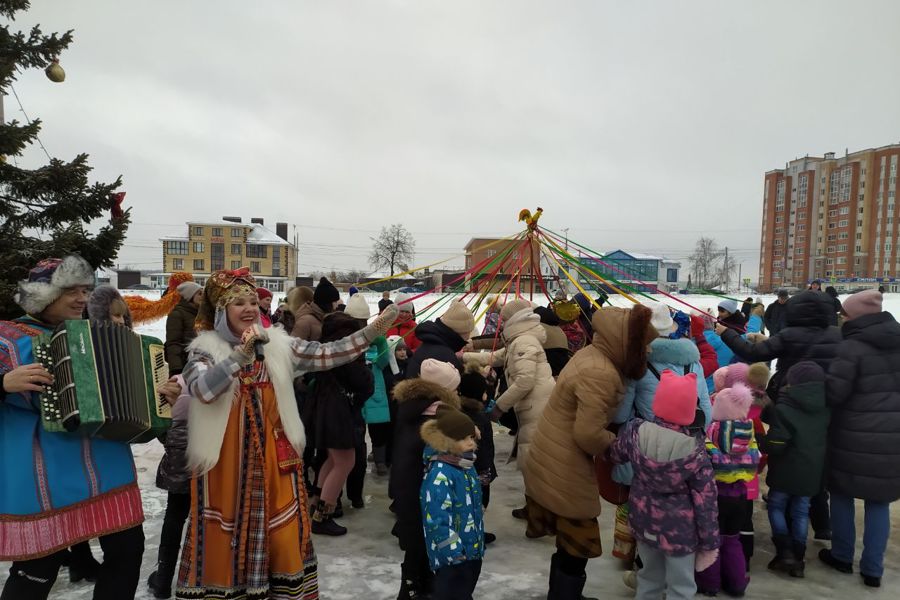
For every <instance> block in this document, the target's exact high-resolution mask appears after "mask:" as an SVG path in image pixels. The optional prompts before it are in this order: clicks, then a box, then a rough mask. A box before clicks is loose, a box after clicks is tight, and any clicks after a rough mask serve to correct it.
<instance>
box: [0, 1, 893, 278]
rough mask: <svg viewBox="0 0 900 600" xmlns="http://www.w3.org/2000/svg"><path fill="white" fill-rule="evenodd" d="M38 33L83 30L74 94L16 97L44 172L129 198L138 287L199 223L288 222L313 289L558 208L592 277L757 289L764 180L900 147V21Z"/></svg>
mask: <svg viewBox="0 0 900 600" xmlns="http://www.w3.org/2000/svg"><path fill="white" fill-rule="evenodd" d="M35 22H39V23H41V25H42V26H43V28H44V30H45V31H52V30H65V29H69V28H71V29H74V30H75V43H74V44H73V45H72V47H71V48H70V49H69V51H67V52H66V53H65V54H64V55H63V57H62V61H61V62H62V64H63V66H64V67H65V69H66V72H67V74H68V78H67V80H66V82H65V83H64V84H61V85H56V84H51V83H50V82H49V81H47V79H46V78H45V77H44V75H43V74H42V73H40V72H39V71H29V72H26V73H25V74H23V75H22V76H21V77H20V81H19V82H18V83H17V84H16V89H17V91H18V93H19V96H20V98H21V99H22V102H23V104H24V106H25V109H26V110H27V111H28V113H29V115H30V116H32V117H35V116H39V117H40V118H42V119H43V121H44V130H43V132H42V134H41V139H42V141H43V142H44V145H45V146H46V147H47V149H48V150H49V151H50V153H51V154H53V155H56V156H59V157H62V158H67V159H68V158H71V157H72V156H74V155H75V154H77V153H78V152H87V153H89V154H90V155H91V162H92V164H93V166H94V167H95V174H96V176H97V177H98V178H101V179H106V180H108V179H112V178H114V177H115V176H117V175H119V174H122V175H123V177H124V186H123V189H125V190H126V191H127V192H128V196H127V199H126V205H130V206H132V207H133V212H132V214H133V220H134V224H133V225H132V227H131V230H130V232H129V238H128V241H127V243H126V246H125V247H124V248H123V250H122V252H121V253H120V262H121V263H122V264H123V265H124V264H126V263H127V264H131V265H135V266H139V267H141V268H145V269H151V268H155V267H161V260H162V259H161V249H160V243H159V241H158V238H159V236H161V235H178V234H184V233H186V228H185V225H184V223H185V221H187V220H202V219H208V218H219V217H221V216H222V215H225V214H229V215H240V216H243V217H244V218H245V220H247V219H249V218H250V217H252V216H259V217H263V218H265V220H266V224H267V225H271V226H272V228H273V229H274V223H275V222H276V221H287V222H289V223H291V224H292V225H293V226H296V232H297V234H298V235H299V236H300V240H301V246H300V252H301V257H300V269H301V272H304V271H310V270H321V269H331V268H332V267H334V268H337V269H348V268H366V265H365V263H366V256H367V254H368V248H369V246H370V241H369V237H370V236H371V235H374V234H375V233H376V232H377V230H378V229H379V228H380V227H381V226H382V225H387V224H390V223H403V224H404V225H405V226H406V227H407V228H408V229H409V230H410V231H412V232H413V234H414V235H415V237H416V239H417V242H418V248H419V251H418V253H417V257H416V261H415V262H416V263H417V264H426V263H429V262H433V261H434V260H438V259H440V258H448V257H450V256H453V255H454V254H458V253H461V252H462V247H463V245H465V243H466V242H467V241H468V240H469V238H470V237H472V236H476V235H508V234H512V233H514V232H516V231H518V230H519V229H520V226H519V224H518V223H517V222H516V215H517V213H518V211H519V209H521V208H531V209H532V210H533V209H534V208H535V207H536V206H542V207H543V208H544V210H545V215H544V217H543V219H542V221H541V223H542V224H543V225H545V226H547V227H550V228H555V229H556V230H560V229H562V228H565V227H568V228H569V236H570V237H571V238H572V239H575V240H578V241H579V242H580V243H582V244H584V245H586V246H588V247H591V248H594V249H596V250H599V251H607V250H611V249H614V248H619V247H622V248H625V249H630V250H634V251H642V252H651V253H658V254H659V253H661V254H664V255H665V256H668V257H672V258H681V259H684V258H685V257H686V256H687V255H688V254H689V252H690V249H691V247H692V246H693V244H694V241H695V240H696V238H697V237H698V236H700V235H701V234H708V235H712V236H713V237H715V238H716V239H717V240H718V241H719V242H720V243H721V244H722V245H728V246H729V247H730V248H731V249H732V252H733V253H734V254H735V255H736V256H737V257H738V258H739V259H740V261H741V262H742V263H743V274H744V276H752V277H753V279H754V280H755V279H756V274H757V262H758V252H759V229H760V218H761V212H762V195H763V174H764V172H765V171H766V170H769V169H773V168H778V167H783V166H784V163H785V162H786V161H788V160H791V159H793V158H795V157H798V156H803V155H805V154H812V155H821V154H822V153H824V152H828V151H834V152H837V153H839V154H841V153H843V152H844V150H845V148H849V149H850V151H851V152H852V151H854V150H859V149H863V148H869V147H876V146H882V145H886V144H890V143H897V142H900V78H898V76H897V73H898V72H900V35H898V32H897V25H898V24H900V2H896V1H894V0H883V1H880V2H877V1H865V2H864V1H860V2H846V1H844V0H840V1H827V2H825V1H809V2H798V1H791V2H782V1H772V2H766V1H760V0H754V1H752V2H725V1H721V0H714V1H704V2H699V1H698V2H689V1H684V2H668V1H665V2H664V1H656V2H649V1H642V2H626V1H620V2H602V1H597V0H590V1H582V2H576V1H571V2H551V1H549V0H547V1H544V2H532V1H525V0H509V1H488V0H472V1H468V0H466V1H463V0H453V1H452V2H447V1H444V2H430V1H423V0H402V1H400V0H386V1H382V2H341V1H328V2H321V1H319V2H308V1H302V2H301V1H297V0H290V1H260V2H255V3H249V2H237V1H232V0H227V1H226V0H216V1H215V2H213V1H212V0H207V1H205V2H201V1H200V0H192V1H189V2H185V1H184V0H179V1H173V0H155V1H154V2H133V1H122V0H78V2H59V1H53V0H32V9H31V11H30V12H29V13H27V14H24V15H22V16H20V17H19V19H18V21H17V24H18V26H20V27H21V28H26V27H27V26H29V25H31V24H32V23H35ZM6 107H7V108H6V115H7V118H8V119H12V118H16V117H17V116H19V114H20V113H19V111H18V106H16V105H15V101H14V99H7V102H6ZM42 158H43V157H42V156H41V155H39V154H35V153H30V154H29V155H28V159H29V161H28V162H31V163H34V164H37V162H38V161H39V160H40V159H42ZM291 231H292V232H293V231H294V230H293V228H292V229H291ZM462 262H463V260H462V258H459V259H457V260H454V261H451V262H450V263H449V265H461V264H462ZM684 266H685V267H687V263H686V261H685V264H684Z"/></svg>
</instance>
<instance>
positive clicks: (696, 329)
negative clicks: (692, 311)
mask: <svg viewBox="0 0 900 600" xmlns="http://www.w3.org/2000/svg"><path fill="white" fill-rule="evenodd" d="M691 338H693V340H694V343H695V344H696V345H697V350H699V351H700V366H701V367H703V377H704V378H705V377H709V376H710V375H712V374H713V373H715V372H716V369H718V368H719V358H718V356H716V350H715V348H713V347H712V346H711V345H710V344H709V342H707V341H706V337H705V336H704V335H703V317H698V316H696V315H693V316H692V317H691Z"/></svg>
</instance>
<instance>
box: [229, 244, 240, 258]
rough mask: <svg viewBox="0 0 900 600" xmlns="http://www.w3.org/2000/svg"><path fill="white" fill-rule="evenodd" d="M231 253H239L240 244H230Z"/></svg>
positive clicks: (237, 254) (236, 254)
mask: <svg viewBox="0 0 900 600" xmlns="http://www.w3.org/2000/svg"><path fill="white" fill-rule="evenodd" d="M231 253H232V254H234V255H235V256H240V255H241V245H240V244H232V245H231Z"/></svg>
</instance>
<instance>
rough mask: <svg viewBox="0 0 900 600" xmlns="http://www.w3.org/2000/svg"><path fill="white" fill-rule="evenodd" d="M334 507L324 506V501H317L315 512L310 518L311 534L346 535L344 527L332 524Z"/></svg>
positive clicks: (331, 505)
mask: <svg viewBox="0 0 900 600" xmlns="http://www.w3.org/2000/svg"><path fill="white" fill-rule="evenodd" d="M333 515H334V505H333V504H325V501H324V500H319V504H318V506H317V507H316V512H315V513H313V517H312V532H313V533H316V534H319V535H331V536H339V535H344V534H346V533H347V528H346V527H341V526H340V525H338V524H337V523H335V522H334V519H333V518H332V516H333Z"/></svg>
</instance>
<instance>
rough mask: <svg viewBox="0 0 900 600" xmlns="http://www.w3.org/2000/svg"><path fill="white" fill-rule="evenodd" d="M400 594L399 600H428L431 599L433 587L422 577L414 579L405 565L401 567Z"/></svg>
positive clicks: (398, 595)
mask: <svg viewBox="0 0 900 600" xmlns="http://www.w3.org/2000/svg"><path fill="white" fill-rule="evenodd" d="M400 574H401V575H400V592H399V593H398V594H397V600H428V599H429V598H431V586H430V585H429V582H428V581H426V580H425V579H423V578H420V577H414V576H412V575H411V574H410V573H408V572H407V568H406V565H405V564H401V565H400Z"/></svg>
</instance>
